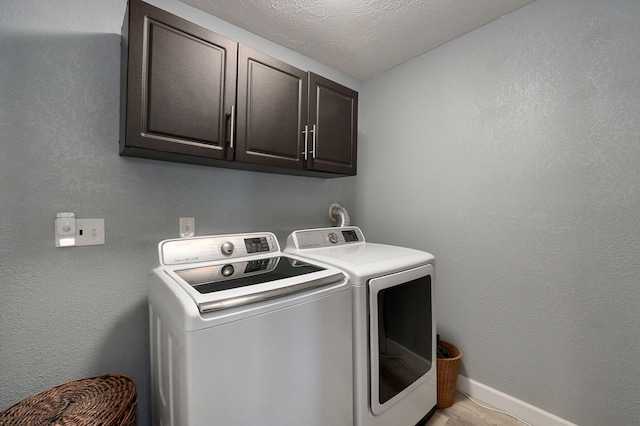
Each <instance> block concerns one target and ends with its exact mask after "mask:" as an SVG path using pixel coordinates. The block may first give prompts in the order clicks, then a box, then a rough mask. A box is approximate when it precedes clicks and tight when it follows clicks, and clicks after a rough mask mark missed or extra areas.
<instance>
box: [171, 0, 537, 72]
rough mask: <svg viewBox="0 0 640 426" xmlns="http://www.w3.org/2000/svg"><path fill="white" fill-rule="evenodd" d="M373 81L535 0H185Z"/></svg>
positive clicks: (282, 43) (318, 59) (333, 65)
mask: <svg viewBox="0 0 640 426" xmlns="http://www.w3.org/2000/svg"><path fill="white" fill-rule="evenodd" d="M182 1H183V2H184V3H187V4H189V5H191V6H194V7H196V8H198V9H200V10H203V11H205V12H207V13H210V14H211V15H214V16H217V17H219V18H221V19H223V20H225V21H227V22H230V23H232V24H234V25H236V26H238V27H240V28H244V29H246V30H248V31H251V32H252V33H254V34H257V35H259V36H261V37H264V38H266V39H267V40H271V41H273V42H275V43H277V44H280V45H282V46H285V47H288V48H290V49H292V50H295V51H297V52H299V53H302V54H304V55H306V56H308V57H310V58H313V59H316V60H317V61H320V62H322V63H324V64H326V65H329V66H331V67H333V68H335V69H337V70H340V71H342V72H344V73H346V74H349V75H351V76H353V77H356V78H358V79H360V80H367V79H369V78H371V77H373V76H375V75H377V74H379V73H381V72H383V71H386V70H388V69H389V68H392V67H394V66H396V65H398V64H400V63H402V62H404V61H406V60H408V59H410V58H412V57H414V56H417V55H420V54H421V53H424V52H426V51H428V50H430V49H433V48H434V47H437V46H440V45H441V44H444V43H446V42H448V41H450V40H453V39H454V38H456V37H458V36H460V35H462V34H465V33H467V32H469V31H471V30H474V29H476V28H478V27H481V26H482V25H484V24H487V23H489V22H491V21H493V20H494V19H497V18H499V17H501V16H504V15H506V14H507V13H510V12H512V11H514V10H516V9H518V8H520V7H522V6H524V5H526V4H528V3H531V2H532V1H534V0H182Z"/></svg>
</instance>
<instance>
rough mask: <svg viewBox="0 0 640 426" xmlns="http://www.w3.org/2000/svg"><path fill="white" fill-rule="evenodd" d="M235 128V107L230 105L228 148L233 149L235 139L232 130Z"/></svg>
mask: <svg viewBox="0 0 640 426" xmlns="http://www.w3.org/2000/svg"><path fill="white" fill-rule="evenodd" d="M235 127H236V108H235V105H231V131H230V132H229V135H230V136H231V137H230V138H229V148H231V149H233V139H234V137H235V132H234V128H235Z"/></svg>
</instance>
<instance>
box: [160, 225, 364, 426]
mask: <svg viewBox="0 0 640 426" xmlns="http://www.w3.org/2000/svg"><path fill="white" fill-rule="evenodd" d="M158 251H159V257H160V266H159V267H157V268H155V269H154V270H153V274H152V282H151V284H150V287H149V322H150V324H149V325H150V344H151V386H152V417H153V424H154V425H163V426H169V425H172V426H196V425H202V426H212V425H220V426H232V425H233V426H256V425H266V426H300V425H315V426H326V425H341V426H352V425H353V401H352V393H353V391H352V381H351V376H352V368H353V367H352V317H351V306H352V300H351V298H352V293H351V288H350V286H349V285H348V281H347V278H346V276H345V274H344V273H343V272H342V271H340V270H339V269H337V268H335V267H332V266H328V265H321V264H319V263H318V262H313V261H309V260H306V259H303V258H301V257H299V256H296V255H292V254H289V255H283V254H282V253H281V252H280V247H279V245H278V242H277V240H276V237H275V236H274V235H273V234H271V233H251V234H234V235H219V236H208V237H196V238H182V239H175V240H166V241H162V242H161V243H160V244H159V245H158Z"/></svg>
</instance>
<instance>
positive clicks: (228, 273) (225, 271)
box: [220, 265, 235, 277]
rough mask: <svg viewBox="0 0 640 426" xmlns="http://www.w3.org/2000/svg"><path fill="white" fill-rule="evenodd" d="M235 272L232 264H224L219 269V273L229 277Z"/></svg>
mask: <svg viewBox="0 0 640 426" xmlns="http://www.w3.org/2000/svg"><path fill="white" fill-rule="evenodd" d="M234 272H235V269H233V265H224V266H223V267H222V269H220V273H221V274H222V276H223V277H230V276H231V275H233V273H234Z"/></svg>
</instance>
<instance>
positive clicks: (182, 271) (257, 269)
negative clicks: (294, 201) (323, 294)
mask: <svg viewBox="0 0 640 426" xmlns="http://www.w3.org/2000/svg"><path fill="white" fill-rule="evenodd" d="M161 269H163V270H164V272H165V274H166V275H168V276H169V277H170V278H171V279H172V281H173V282H175V283H177V284H178V285H179V286H180V287H181V288H182V289H184V290H185V291H186V292H187V293H188V294H189V296H191V298H192V299H193V301H194V302H195V303H196V305H197V306H198V310H199V311H200V312H201V313H206V312H212V311H217V310H220V309H228V308H233V307H236V306H241V305H246V304H249V303H256V302H260V301H263V300H267V299H273V298H275V297H282V296H285V295H287V294H292V293H297V292H301V291H305V290H309V289H313V288H317V287H321V286H326V285H329V284H336V283H340V282H345V281H346V276H345V274H344V273H342V272H341V271H339V270H337V269H334V268H331V267H323V266H319V265H314V264H310V263H308V262H306V261H301V260H299V259H295V258H293V257H288V256H276V257H260V258H250V259H241V260H237V261H235V262H230V263H206V264H196V265H175V266H165V267H164V268H161Z"/></svg>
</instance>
